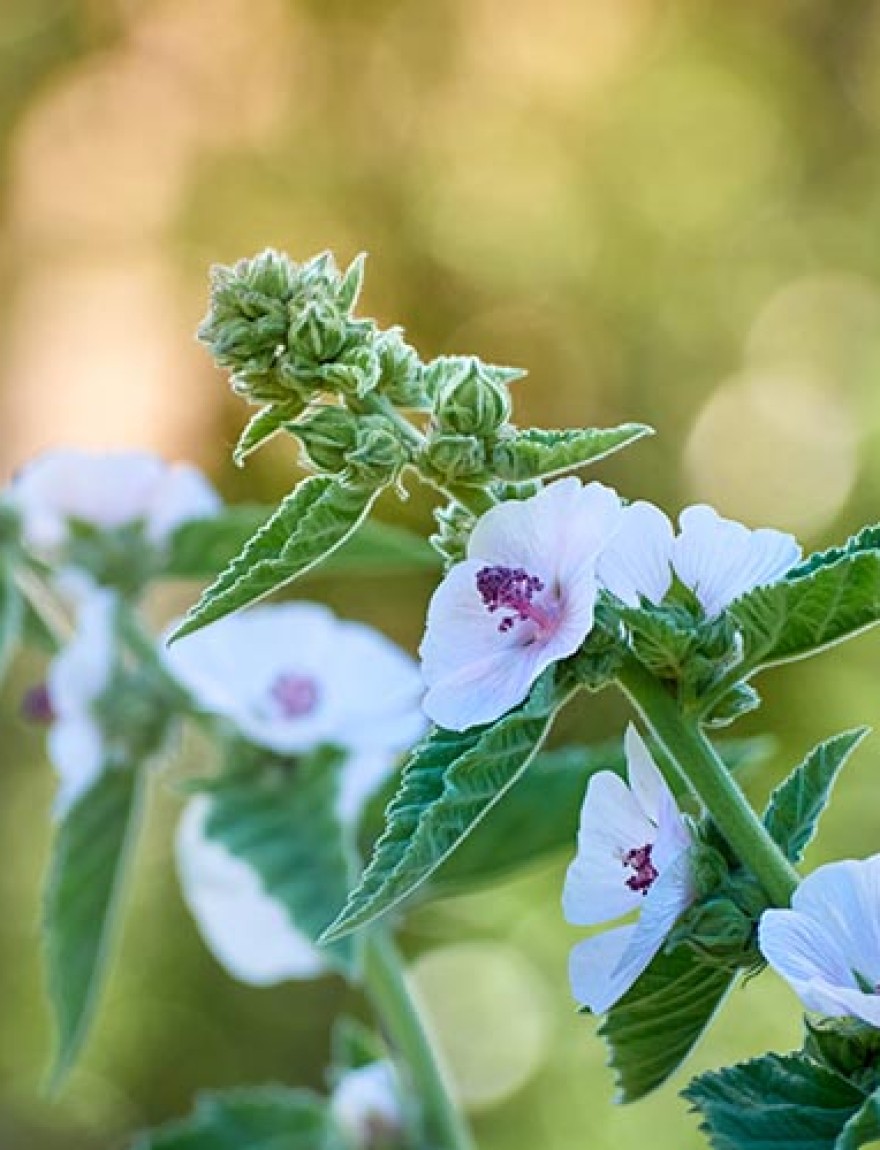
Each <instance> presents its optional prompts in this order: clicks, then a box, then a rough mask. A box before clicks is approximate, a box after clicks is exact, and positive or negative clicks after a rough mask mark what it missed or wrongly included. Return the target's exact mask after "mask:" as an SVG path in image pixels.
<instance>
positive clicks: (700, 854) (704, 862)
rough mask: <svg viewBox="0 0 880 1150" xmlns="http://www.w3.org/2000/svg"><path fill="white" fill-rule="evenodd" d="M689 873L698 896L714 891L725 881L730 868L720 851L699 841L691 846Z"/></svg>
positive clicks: (703, 896) (704, 895)
mask: <svg viewBox="0 0 880 1150" xmlns="http://www.w3.org/2000/svg"><path fill="white" fill-rule="evenodd" d="M690 859H691V873H692V874H693V878H694V886H695V887H696V890H697V896H698V897H699V898H705V897H707V896H708V895H711V894H713V893H715V892H716V891H717V890H718V889H719V887H721V885H722V884H723V883H726V882H727V880H728V878H729V875H730V868H729V867H728V865H727V863H726V862H725V859H724V856H723V855H722V854H721V852H720V851H717V850H716V849H715V848H714V847H712V846H709V845H708V844H707V843H699V844H698V845H696V846H694V847H692V848H691V853H690Z"/></svg>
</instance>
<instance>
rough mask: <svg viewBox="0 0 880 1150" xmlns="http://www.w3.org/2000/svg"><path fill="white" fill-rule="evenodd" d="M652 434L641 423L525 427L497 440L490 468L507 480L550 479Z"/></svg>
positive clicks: (512, 481)
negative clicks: (552, 427) (551, 429)
mask: <svg viewBox="0 0 880 1150" xmlns="http://www.w3.org/2000/svg"><path fill="white" fill-rule="evenodd" d="M653 434H654V432H653V429H652V428H650V427H646V426H645V424H643V423H623V424H621V425H620V427H607V428H598V427H590V428H580V429H578V428H572V429H570V430H566V431H550V430H546V429H544V428H538V427H532V428H527V429H526V430H524V431H517V432H516V433H515V434H514V435H512V436H510V437H509V438H505V439H502V440H499V442H498V444H497V445H496V447H495V449H494V451H493V453H492V470H493V472H494V474H495V475H496V476H497V477H498V478H499V479H501V480H503V481H505V482H507V483H523V482H525V481H526V480H529V479H549V478H550V477H551V476H554V475H562V474H563V473H564V472H566V471H572V470H573V469H574V468H577V467H584V466H585V465H586V464H588V463H596V462H598V460H600V459H604V458H605V457H606V456H607V455H611V454H612V453H613V452H615V451H620V449H621V448H623V447H628V446H629V444H631V443H635V442H636V440H637V439H642V438H643V437H644V436H646V435H653Z"/></svg>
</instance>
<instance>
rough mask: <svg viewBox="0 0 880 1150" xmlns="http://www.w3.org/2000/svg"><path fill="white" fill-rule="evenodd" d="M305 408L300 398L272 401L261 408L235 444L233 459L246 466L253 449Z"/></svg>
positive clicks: (239, 464) (240, 465) (237, 463)
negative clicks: (284, 401)
mask: <svg viewBox="0 0 880 1150" xmlns="http://www.w3.org/2000/svg"><path fill="white" fill-rule="evenodd" d="M304 410H305V403H303V402H302V401H300V400H290V401H288V402H287V403H270V404H268V405H267V406H266V407H263V408H260V410H259V411H258V412H257V414H256V415H254V416H252V417H251V419H250V420H249V421H248V423H247V425H246V427H245V429H244V431H243V432H242V433H241V435H240V436H239V439H238V443H236V445H235V450H234V451H233V453H232V459H233V461H234V462H235V464H236V465H237V466H238V467H244V464H245V460H246V459H247V457H248V456H249V455H250V454H251V452H252V451H256V450H257V448H258V447H261V446H262V445H263V444H264V443H265V442H266V440H267V439H271V438H272V436H273V435H275V434H276V433H277V432H279V431H280V430H281V429H282V428H283V427H284V425H285V423H289V422H290V421H291V420H293V419H296V417H297V416H298V415H301V414H302V413H303V411H304Z"/></svg>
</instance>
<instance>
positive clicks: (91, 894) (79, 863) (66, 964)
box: [43, 767, 144, 1088]
mask: <svg viewBox="0 0 880 1150" xmlns="http://www.w3.org/2000/svg"><path fill="white" fill-rule="evenodd" d="M143 774H144V772H143V771H134V770H130V769H123V768H117V767H111V768H108V769H107V770H106V771H105V772H104V773H103V775H102V776H101V777H100V778H99V779H98V781H97V782H96V783H95V784H94V785H93V786H91V787H90V788H89V790H88V791H86V792H85V794H84V795H83V796H82V797H81V798H80V799H79V800H78V801H77V802H76V803H75V804H74V806H72V807H71V809H70V810H69V811H68V812H67V814H66V815H65V816H64V819H63V820H62V822H61V823H60V825H59V826H58V829H57V831H56V836H55V842H54V844H53V848H52V860H51V863H50V866H49V872H48V875H47V880H46V889H45V896H44V911H43V937H44V947H45V961H46V971H47V978H48V987H49V998H50V1001H51V1005H52V1011H53V1014H54V1017H55V1026H56V1031H57V1041H56V1052H55V1059H54V1065H53V1071H52V1083H53V1086H54V1087H56V1088H57V1087H58V1086H59V1085H60V1084H61V1082H62V1080H63V1079H64V1077H65V1076H66V1074H67V1072H68V1071H69V1070H70V1068H71V1067H72V1065H73V1063H74V1061H75V1059H76V1056H77V1054H78V1053H79V1051H80V1049H81V1047H82V1045H83V1042H84V1041H85V1038H86V1035H87V1033H88V1029H89V1025H90V1023H91V1020H92V1016H93V1014H94V1010H95V1007H96V1005H97V1001H98V996H99V994H100V990H101V986H102V983H103V979H104V975H105V973H106V969H107V964H108V959H109V954H110V946H111V943H112V940H113V934H114V930H115V926H116V920H117V918H118V913H119V909H120V905H119V904H120V893H121V890H122V887H123V883H124V880H125V875H126V870H127V865H126V864H127V862H128V859H129V857H130V855H131V853H132V849H133V845H134V841H135V838H136V836H137V832H138V829H139V826H140V821H141V819H140V815H141V797H142V790H143V782H142V776H143Z"/></svg>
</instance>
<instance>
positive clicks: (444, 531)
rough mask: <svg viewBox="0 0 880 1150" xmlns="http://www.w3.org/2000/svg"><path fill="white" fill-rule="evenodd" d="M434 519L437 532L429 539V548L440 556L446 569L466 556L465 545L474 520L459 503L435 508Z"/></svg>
mask: <svg viewBox="0 0 880 1150" xmlns="http://www.w3.org/2000/svg"><path fill="white" fill-rule="evenodd" d="M434 518H435V519H436V520H437V527H438V530H437V532H436V533H435V534H434V535H432V536H431V538H430V543H431V546H432V547H433V548H434V550H435V551H436V552H437V553H438V554H439V555H440V556H442V558H443V560H444V564H445V566H446V567H451V566H452V565H453V564H454V563H460V562H461V561H462V559H464V558H465V556H466V555H467V543H468V539H470V535H471V531H473V529H474V524H475V523H476V519H474V517H473V515H471V513H470V512H469V511H465V509H464V508H463V507H462V506H461V504H460V503H454V502H453V503H447V505H446V506H445V507H436V508H435V509H434Z"/></svg>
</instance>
